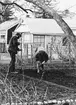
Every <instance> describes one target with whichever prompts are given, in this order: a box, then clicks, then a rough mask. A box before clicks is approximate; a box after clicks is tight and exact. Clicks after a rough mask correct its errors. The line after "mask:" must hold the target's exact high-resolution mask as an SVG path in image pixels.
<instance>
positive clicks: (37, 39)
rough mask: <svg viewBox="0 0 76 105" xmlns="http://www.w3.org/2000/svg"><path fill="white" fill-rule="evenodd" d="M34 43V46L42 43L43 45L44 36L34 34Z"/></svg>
mask: <svg viewBox="0 0 76 105" xmlns="http://www.w3.org/2000/svg"><path fill="white" fill-rule="evenodd" d="M33 39H34V40H33V41H34V45H35V46H36V47H38V46H40V45H42V46H43V47H44V46H45V36H44V35H34V38H33Z"/></svg>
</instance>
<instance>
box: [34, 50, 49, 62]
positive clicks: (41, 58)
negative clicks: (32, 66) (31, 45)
mask: <svg viewBox="0 0 76 105" xmlns="http://www.w3.org/2000/svg"><path fill="white" fill-rule="evenodd" d="M35 58H36V61H40V62H43V61H45V62H47V61H48V54H47V53H46V52H45V51H39V52H38V53H37V54H36V56H35Z"/></svg>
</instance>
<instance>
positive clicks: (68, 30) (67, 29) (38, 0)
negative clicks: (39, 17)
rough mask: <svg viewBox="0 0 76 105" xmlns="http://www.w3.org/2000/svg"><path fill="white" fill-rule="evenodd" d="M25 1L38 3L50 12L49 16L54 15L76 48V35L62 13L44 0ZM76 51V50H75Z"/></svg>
mask: <svg viewBox="0 0 76 105" xmlns="http://www.w3.org/2000/svg"><path fill="white" fill-rule="evenodd" d="M25 1H27V2H30V3H33V4H34V5H37V6H38V7H39V8H41V9H42V10H44V11H45V12H46V13H48V15H49V16H53V19H54V20H55V21H56V22H57V24H58V25H59V26H60V27H61V29H62V30H63V32H64V33H65V34H66V35H68V40H69V41H71V42H72V43H73V45H74V47H75V48H76V38H75V35H74V34H73V32H72V30H71V28H70V27H69V26H68V24H67V23H66V22H65V21H64V20H63V19H62V17H61V16H60V15H58V13H57V12H56V11H55V10H54V9H52V8H50V7H48V6H46V5H45V4H44V0H25ZM75 52H76V50H75Z"/></svg>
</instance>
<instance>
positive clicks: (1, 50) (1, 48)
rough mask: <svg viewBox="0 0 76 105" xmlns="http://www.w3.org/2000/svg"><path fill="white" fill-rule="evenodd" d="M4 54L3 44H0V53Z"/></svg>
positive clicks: (4, 47)
mask: <svg viewBox="0 0 76 105" xmlns="http://www.w3.org/2000/svg"><path fill="white" fill-rule="evenodd" d="M5 52H6V46H5V43H0V53H5Z"/></svg>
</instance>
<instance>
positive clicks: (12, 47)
mask: <svg viewBox="0 0 76 105" xmlns="http://www.w3.org/2000/svg"><path fill="white" fill-rule="evenodd" d="M18 45H20V43H19V42H18V38H17V36H13V37H11V39H10V41H9V47H8V51H9V52H13V53H15V54H17V51H19V48H18Z"/></svg>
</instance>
